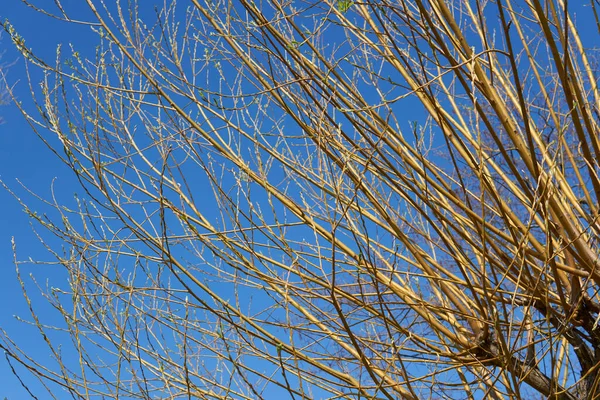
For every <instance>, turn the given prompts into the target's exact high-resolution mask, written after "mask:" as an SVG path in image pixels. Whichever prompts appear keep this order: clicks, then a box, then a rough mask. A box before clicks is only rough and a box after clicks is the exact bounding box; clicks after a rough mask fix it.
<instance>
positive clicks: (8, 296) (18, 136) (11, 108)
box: [0, 0, 85, 400]
mask: <svg viewBox="0 0 600 400" xmlns="http://www.w3.org/2000/svg"><path fill="white" fill-rule="evenodd" d="M68 3H75V2H68ZM6 19H8V20H10V22H11V23H12V24H13V25H14V26H15V28H16V29H17V30H18V31H19V32H20V34H21V35H22V36H23V37H25V38H26V40H27V43H28V44H30V45H31V46H32V47H33V48H34V49H36V50H37V51H39V52H40V53H42V54H43V55H44V56H45V57H47V58H49V59H53V54H55V51H56V45H57V43H59V42H65V43H68V42H72V41H73V40H77V41H79V40H82V39H83V40H85V38H72V37H68V34H67V31H66V30H63V27H65V25H66V24H64V23H57V21H53V20H51V19H50V18H48V17H44V16H43V15H40V14H39V13H37V12H35V11H34V10H32V9H30V8H28V7H26V6H25V5H24V4H23V3H22V2H21V1H20V0H3V1H2V2H1V4H0V20H2V21H5V20H6ZM80 44H83V43H82V42H81V43H80ZM0 49H2V50H0V52H1V51H3V52H4V54H3V56H2V63H3V64H4V65H8V64H10V66H9V67H8V68H5V70H4V72H5V73H6V74H7V77H8V81H9V82H10V83H11V84H12V85H13V86H12V87H13V90H14V94H15V96H16V97H17V98H18V100H19V101H22V102H23V104H24V105H26V106H27V105H31V96H30V95H29V88H28V82H27V76H26V71H25V68H24V66H25V64H24V62H23V59H22V58H21V57H19V55H18V54H17V52H16V50H15V49H14V47H13V45H12V43H11V41H10V39H9V38H8V35H6V34H4V35H2V39H1V40H0ZM31 72H32V73H33V74H34V80H35V81H39V77H36V76H35V74H38V71H35V70H32V71H31ZM0 116H1V118H2V119H3V120H4V121H3V123H2V124H1V125H0V179H2V181H3V182H4V183H5V184H6V185H8V186H9V187H10V188H13V189H15V190H16V193H18V195H19V196H22V198H23V199H27V200H29V201H31V200H33V198H32V197H31V196H28V195H26V192H25V191H24V190H23V189H22V188H21V187H20V185H19V183H18V182H17V179H19V181H20V182H21V183H23V184H24V185H25V186H27V187H28V188H30V189H31V190H33V191H35V192H37V193H40V194H41V195H43V196H46V197H47V196H48V195H49V194H50V193H51V192H50V188H51V184H52V180H53V179H54V178H56V177H59V176H60V178H59V180H60V181H61V182H62V183H67V182H66V181H68V176H69V175H68V174H66V173H65V172H68V171H66V168H64V167H63V166H62V165H61V164H60V163H59V162H58V161H57V159H56V158H55V157H54V156H53V155H52V153H51V152H50V150H48V149H47V148H46V147H45V145H44V144H43V143H42V142H41V141H40V140H39V139H38V138H37V137H36V136H35V134H34V132H33V130H32V129H31V128H30V127H29V126H28V124H27V123H26V121H25V119H24V118H23V116H22V115H21V114H20V112H19V111H18V108H17V107H16V106H15V105H12V104H9V105H6V106H3V107H0ZM61 187H63V188H64V187H65V185H61ZM0 204H1V205H2V208H1V211H0V266H1V269H0V304H2V306H0V328H2V329H4V330H6V331H7V332H8V333H9V334H11V335H12V336H14V337H16V338H18V339H19V341H20V344H23V345H24V346H25V347H26V348H28V349H30V350H31V351H33V352H35V351H36V349H39V350H43V351H46V349H45V348H42V347H38V346H41V345H42V344H41V343H40V342H39V335H38V334H37V333H36V331H35V330H34V329H33V328H32V327H27V326H26V325H24V324H23V323H19V322H17V321H16V320H15V318H14V315H16V314H18V315H21V316H23V317H24V318H26V319H27V318H28V317H29V314H28V310H27V304H26V302H25V300H24V298H23V295H22V294H21V290H20V287H19V284H18V281H17V279H16V273H15V268H14V263H13V254H12V249H11V237H14V238H15V242H16V245H17V249H18V253H19V255H18V257H19V258H20V259H26V258H28V257H30V256H31V257H32V258H41V259H50V258H49V257H48V255H47V253H45V251H44V249H43V247H42V246H41V244H40V243H39V241H38V240H37V239H36V238H35V235H34V233H33V231H32V229H31V226H30V225H29V222H28V219H27V216H26V214H25V213H23V212H22V207H21V205H20V204H19V203H18V202H17V201H16V200H15V199H14V197H13V196H11V195H10V194H9V193H8V192H7V191H6V190H4V189H0ZM37 205H40V204H39V203H37ZM51 268H52V267H48V268H47V266H32V265H26V266H24V268H23V273H24V275H26V278H27V279H29V278H28V275H29V273H30V272H31V273H34V274H35V276H36V279H37V280H38V282H39V284H40V285H44V286H45V280H46V277H47V276H48V275H52V274H51ZM38 305H43V304H38ZM30 383H31V382H30ZM29 397H30V396H29V395H28V394H27V392H26V391H25V390H24V389H23V388H22V387H21V385H20V384H19V382H18V380H17V379H16V378H15V377H14V376H13V375H12V373H11V372H10V368H9V366H8V363H7V362H6V360H5V359H4V357H2V359H1V360H0V399H4V398H8V399H10V400H12V399H15V400H16V399H25V398H29Z"/></svg>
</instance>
